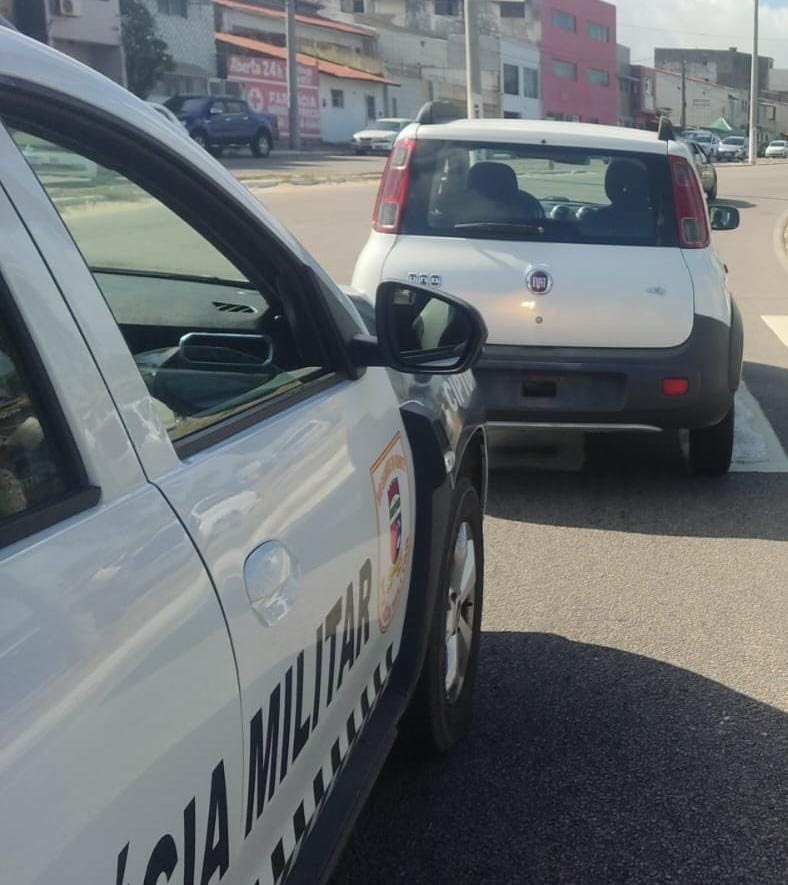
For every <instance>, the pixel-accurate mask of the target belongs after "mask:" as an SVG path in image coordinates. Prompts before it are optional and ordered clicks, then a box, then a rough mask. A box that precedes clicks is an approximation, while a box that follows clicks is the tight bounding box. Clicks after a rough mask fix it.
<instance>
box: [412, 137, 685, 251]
mask: <svg viewBox="0 0 788 885" xmlns="http://www.w3.org/2000/svg"><path fill="white" fill-rule="evenodd" d="M403 228H404V230H403V232H404V233H412V234H421V235H425V234H432V235H434V236H445V237H486V238H490V239H511V240H523V239H530V240H543V241H545V242H572V243H577V242H581V243H583V242H584V243H615V244H619V245H647V246H658V245H665V244H667V243H671V244H672V243H674V242H675V230H674V222H673V208H672V191H671V188H670V183H669V179H668V164H667V162H666V160H665V156H664V154H661V155H660V154H639V153H629V152H627V153H624V152H611V151H604V150H591V149H586V148H561V147H544V146H542V145H505V144H474V143H472V142H445V141H431V140H425V141H422V142H419V144H418V146H417V149H416V152H415V155H414V158H413V163H412V170H411V185H410V191H409V194H408V203H407V206H406V208H405V214H404V218H403Z"/></svg>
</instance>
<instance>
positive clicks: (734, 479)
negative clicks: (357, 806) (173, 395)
mask: <svg viewBox="0 0 788 885" xmlns="http://www.w3.org/2000/svg"><path fill="white" fill-rule="evenodd" d="M719 174H720V201H721V202H724V201H726V199H727V200H730V201H731V202H733V203H734V205H737V206H738V207H739V208H740V210H741V214H742V226H741V228H740V230H738V231H736V232H733V233H727V234H720V235H718V236H717V238H716V239H717V245H718V248H719V250H720V252H721V254H722V256H723V258H724V260H725V261H726V262H727V264H728V266H729V268H730V282H731V288H732V290H733V291H734V293H735V294H736V295H737V298H738V302H739V305H740V307H741V309H742V313H743V315H744V320H745V327H746V339H747V343H746V350H745V358H746V366H745V379H746V382H747V385H748V387H749V389H750V391H751V392H752V394H753V396H754V397H755V400H756V401H757V403H758V404H759V405H760V407H761V408H762V410H763V413H764V415H765V419H766V421H768V424H766V429H767V430H768V425H769V424H770V425H771V427H772V428H773V429H774V431H775V433H776V435H777V438H778V439H779V441H780V443H781V444H782V446H783V447H788V337H786V343H784V342H783V341H781V339H780V338H779V337H778V335H777V334H776V333H775V332H774V331H772V328H771V327H770V326H769V325H767V323H766V322H765V321H764V320H763V319H762V317H763V316H768V317H773V316H778V317H782V316H788V276H786V273H787V272H786V268H785V266H784V264H783V262H782V260H781V259H780V258H779V257H778V256H779V251H778V248H777V245H778V236H777V232H778V231H779V232H781V231H782V226H783V224H784V220H785V219H783V215H784V213H786V212H787V211H788V166H764V167H758V168H756V169H752V168H749V167H731V168H727V167H726V168H722V169H720V173H719ZM374 194H375V188H374V186H373V185H354V186H341V185H334V186H330V185H329V186H322V187H313V188H288V189H286V190H284V189H282V190H279V189H274V190H271V191H267V192H263V193H262V199H263V202H264V203H266V205H268V206H269V208H270V209H271V210H272V211H273V212H274V213H275V214H276V215H278V216H279V217H280V218H281V219H282V220H283V221H284V222H285V223H286V224H288V225H289V226H290V227H291V228H292V229H293V230H294V232H295V233H296V235H297V236H299V238H301V239H302V241H303V242H304V243H305V245H306V246H307V247H308V248H309V249H310V250H311V251H312V252H313V254H314V255H315V256H316V257H317V258H318V259H319V260H321V261H323V262H324V263H325V264H326V265H327V266H328V267H329V269H330V270H331V272H332V273H333V274H334V276H335V277H336V278H337V279H338V280H340V281H342V282H344V281H347V280H348V279H349V277H350V273H351V270H352V266H353V261H354V259H355V255H356V254H357V252H358V249H359V248H360V246H361V245H362V244H363V242H364V239H365V237H366V233H367V230H368V226H369V216H370V212H371V206H372V202H373V200H374ZM326 219H330V221H329V222H328V223H327V222H326ZM771 322H772V323H773V325H776V328H778V329H780V328H782V326H781V325H780V323H779V322H777V323H776V324H774V321H771ZM784 322H786V323H788V320H785V321H784ZM786 328H788V327H786ZM761 430H762V431H763V427H761ZM764 432H765V431H764ZM559 443H561V445H560V446H559V451H560V450H561V448H562V447H565V448H566V449H568V450H570V451H573V452H574V453H575V456H576V457H574V458H568V459H567V458H562V457H559V456H556V457H555V461H554V463H551V459H550V458H549V457H548V458H547V459H543V461H545V462H546V466H542V467H540V468H538V469H535V468H534V467H532V466H530V467H529V466H528V465H529V463H532V462H529V461H528V459H527V458H526V459H523V460H522V461H521V462H518V456H520V455H521V447H520V449H518V450H517V451H515V452H514V453H512V452H511V451H510V452H509V459H508V462H507V461H505V460H504V459H503V458H502V457H501V453H500V452H499V463H508V464H509V465H510V466H508V467H506V468H500V469H497V470H495V471H494V472H493V474H492V476H491V489H490V500H489V503H488V516H487V520H486V524H485V525H486V528H485V531H486V549H487V567H486V587H485V603H484V605H485V612H484V622H483V628H484V633H483V637H482V645H481V661H480V669H479V680H478V686H477V697H476V707H477V715H476V725H475V729H474V731H473V733H472V734H471V735H470V736H469V737H468V738H467V739H466V741H465V742H464V743H463V744H462V745H461V746H460V747H459V748H458V749H457V751H456V752H455V753H454V754H453V755H451V756H450V757H449V758H447V759H443V760H439V761H428V762H422V761H419V760H416V759H413V758H410V757H409V756H408V755H407V753H406V752H405V751H404V750H402V749H399V750H398V751H397V752H395V754H394V755H393V756H392V758H391V759H390V760H389V762H388V764H387V765H386V768H385V769H384V772H383V775H382V777H381V779H380V781H379V783H378V784H377V786H376V787H375V789H374V791H373V793H372V795H371V797H370V799H369V802H368V804H367V806H366V808H365V810H364V812H363V813H362V815H361V817H360V820H359V822H358V825H357V827H356V830H355V832H354V833H353V835H352V837H351V839H350V841H349V844H348V847H347V850H346V853H345V856H344V859H343V861H342V863H341V865H340V867H339V868H338V870H337V872H336V877H335V883H337V885H339V883H377V882H381V883H382V882H399V881H403V882H408V883H422V882H423V883H438V882H440V883H443V882H451V883H465V882H467V883H477V882H485V883H499V882H534V883H609V882H615V883H623V882H627V883H640V882H649V883H651V882H672V883H673V882H675V883H696V882H697V883H734V882H735V883H759V885H762V883H781V885H784V883H786V882H788V715H787V711H788V546H787V545H786V540H788V473H785V472H773V473H762V472H759V469H760V468H759V465H758V464H757V463H755V464H750V465H749V468H750V472H738V473H733V474H731V475H730V476H728V477H727V478H725V479H723V480H705V479H698V478H692V477H689V476H688V475H687V474H686V471H685V468H684V465H683V461H682V458H681V452H680V448H679V444H678V441H677V440H676V439H675V437H671V436H669V435H665V436H664V437H663V436H635V435H633V436H618V435H617V436H609V435H608V436H590V437H588V438H586V439H583V438H578V437H576V436H574V437H570V436H569V435H567V436H566V438H565V439H564V440H559ZM551 466H552V467H554V468H558V469H550V467H551ZM567 466H573V467H574V469H561V468H566V467H567ZM746 466H747V465H745V468H746ZM578 467H579V469H577V468H578ZM753 468H754V469H753ZM743 469H744V468H743Z"/></svg>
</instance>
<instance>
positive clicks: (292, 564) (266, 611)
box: [244, 541, 301, 627]
mask: <svg viewBox="0 0 788 885" xmlns="http://www.w3.org/2000/svg"><path fill="white" fill-rule="evenodd" d="M244 584H245V586H246V595H247V597H248V598H249V602H250V603H251V605H252V608H253V609H254V610H255V612H256V614H257V616H258V617H259V618H260V620H261V621H262V622H263V623H264V624H265V625H266V626H268V627H272V626H273V625H274V624H276V623H278V622H279V621H281V620H282V619H283V618H284V617H285V616H286V615H287V613H288V612H289V611H290V610H291V609H292V608H293V606H294V605H295V601H296V598H297V596H298V593H299V591H300V589H301V570H300V568H299V565H298V561H297V560H296V559H295V558H294V557H293V555H292V554H291V553H290V551H289V550H288V549H287V547H285V545H284V544H282V543H281V542H279V541H266V542H265V544H262V545H261V546H260V547H258V548H257V549H256V550H254V551H252V553H250V554H249V556H248V557H247V559H246V562H245V563H244Z"/></svg>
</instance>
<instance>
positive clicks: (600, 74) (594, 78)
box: [586, 68, 610, 86]
mask: <svg viewBox="0 0 788 885" xmlns="http://www.w3.org/2000/svg"><path fill="white" fill-rule="evenodd" d="M586 76H587V77H588V82H589V83H593V84H594V85H595V86H609V85H610V74H608V72H607V71H600V70H597V68H589V69H588V70H587V71H586Z"/></svg>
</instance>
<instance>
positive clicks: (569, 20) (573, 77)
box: [542, 0, 618, 126]
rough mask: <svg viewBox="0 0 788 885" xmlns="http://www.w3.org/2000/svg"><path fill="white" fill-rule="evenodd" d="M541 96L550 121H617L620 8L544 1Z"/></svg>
mask: <svg viewBox="0 0 788 885" xmlns="http://www.w3.org/2000/svg"><path fill="white" fill-rule="evenodd" d="M542 96H543V103H544V116H545V117H546V118H547V119H548V120H575V121H583V122H586V123H609V124H611V125H613V126H615V125H616V122H617V120H618V80H617V77H616V7H615V6H613V5H612V4H610V3H604V2H602V0H542Z"/></svg>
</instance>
